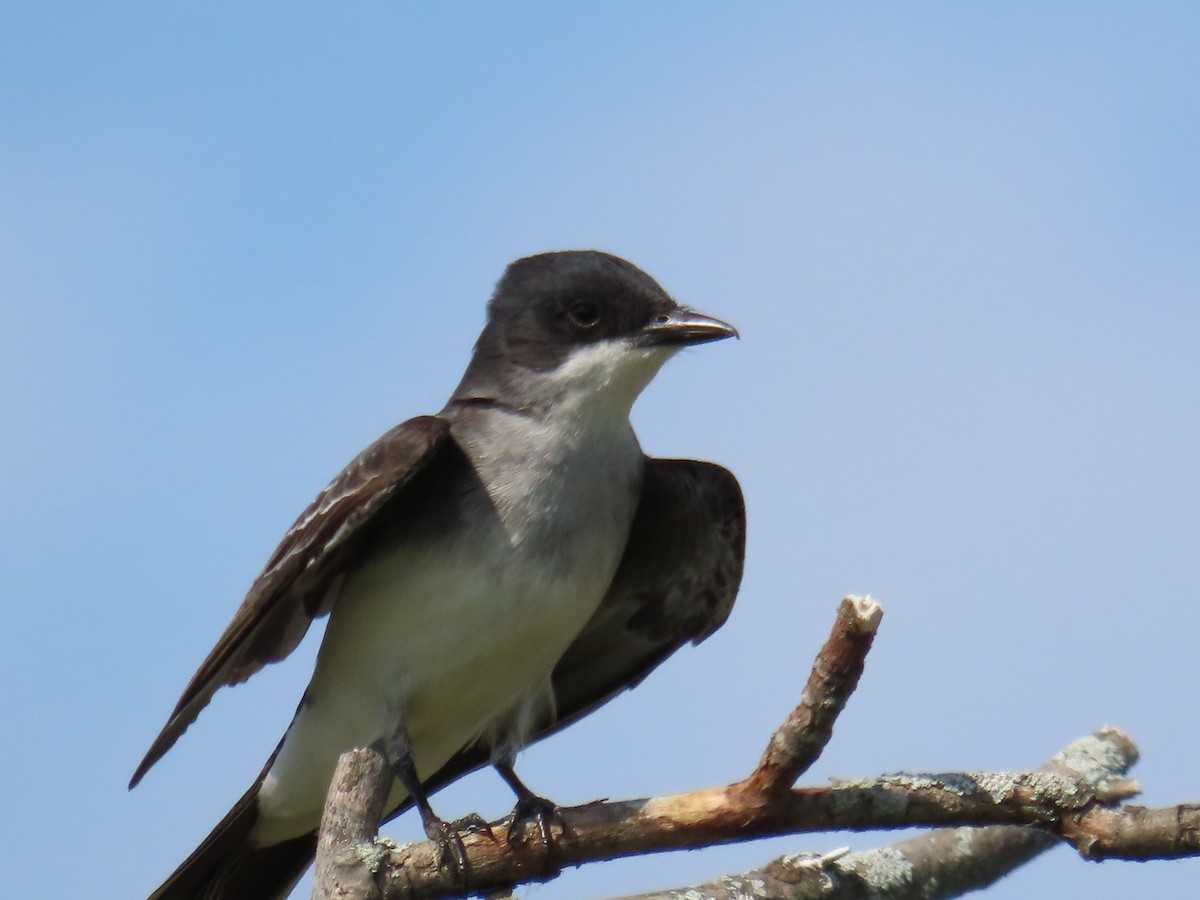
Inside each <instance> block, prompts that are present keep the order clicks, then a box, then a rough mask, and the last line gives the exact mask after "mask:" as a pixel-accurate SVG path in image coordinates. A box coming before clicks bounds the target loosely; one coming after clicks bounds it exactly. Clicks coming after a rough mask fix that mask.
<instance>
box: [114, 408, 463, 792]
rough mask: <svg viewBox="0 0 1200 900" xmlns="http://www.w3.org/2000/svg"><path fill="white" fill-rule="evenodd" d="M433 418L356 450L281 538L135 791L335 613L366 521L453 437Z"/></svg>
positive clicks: (153, 750)
mask: <svg viewBox="0 0 1200 900" xmlns="http://www.w3.org/2000/svg"><path fill="white" fill-rule="evenodd" d="M449 433H450V425H449V423H448V422H447V421H446V420H445V419H441V418H438V417H436V416H422V417H419V418H416V419H409V420H408V421H407V422H403V423H401V424H400V425H397V426H396V427H395V428H393V429H392V430H391V431H389V432H387V433H386V434H384V435H383V436H382V437H380V438H379V439H378V440H377V441H375V442H374V443H373V444H371V445H370V446H369V447H367V448H366V449H365V450H363V452H362V453H360V454H359V455H358V456H356V457H355V458H354V459H353V460H352V461H351V462H350V464H349V465H348V466H346V468H345V469H343V470H342V471H341V472H340V473H339V474H338V476H337V477H336V478H334V479H333V481H331V482H330V483H329V485H328V486H327V487H326V488H325V489H324V490H323V491H321V493H320V494H318V495H317V497H316V499H315V500H313V502H312V503H311V504H309V506H308V508H307V509H305V510H304V512H302V513H301V514H300V516H299V518H298V519H296V522H295V524H294V525H292V527H291V528H290V529H288V531H287V533H286V534H285V535H284V536H283V540H282V541H280V543H279V546H278V547H277V548H276V550H275V552H274V553H273V554H272V555H271V558H270V560H268V561H267V564H266V566H265V567H264V569H263V571H262V573H261V574H260V575H259V576H258V578H257V579H255V581H254V584H252V585H251V587H250V591H249V592H248V593H247V594H246V599H245V600H243V601H242V604H241V606H239V607H238V610H237V612H236V613H234V616H233V620H232V621H231V622H230V623H229V625H228V627H227V628H226V629H225V631H224V633H223V634H222V635H221V637H220V638H218V639H217V643H216V646H214V647H213V649H212V652H210V653H209V654H208V657H207V658H206V659H205V660H204V662H202V663H201V664H200V668H199V669H198V670H197V671H196V674H195V675H194V676H193V677H192V680H191V681H190V682H189V683H188V686H187V687H186V688H185V689H184V691H183V695H182V696H181V697H180V698H179V702H178V704H176V706H175V709H174V711H173V712H172V713H171V716H170V718H169V719H168V721H167V724H166V725H165V726H164V727H163V730H162V731H161V732H160V733H159V735H158V737H157V738H155V740H154V743H153V744H152V745H151V747H150V750H149V751H148V752H147V753H146V756H145V758H144V759H143V760H142V762H141V764H140V765H139V766H138V768H137V771H136V772H135V773H134V776H133V780H132V781H130V783H129V786H130V787H131V788H132V787H133V786H134V785H136V784H137V783H138V782H139V781H140V780H141V778H142V776H143V775H145V774H146V772H147V770H149V768H150V767H151V766H152V765H154V763H155V762H157V761H158V760H159V759H160V758H161V757H162V755H163V754H164V753H166V752H167V750H169V749H170V748H171V746H172V745H173V744H174V743H175V741H177V740H178V739H179V737H180V735H182V734H183V732H184V731H185V730H186V729H187V727H188V726H189V725H190V724H191V723H192V722H194V721H195V719H196V716H198V715H199V714H200V710H202V709H203V708H204V707H205V706H206V705H207V704H208V702H209V700H210V699H212V696H213V694H214V693H216V691H217V690H218V689H219V688H221V687H223V686H225V685H231V684H238V683H240V682H243V681H245V680H246V679H247V678H249V677H250V676H251V675H253V674H254V673H255V672H258V671H259V670H260V669H261V668H262V667H263V666H265V665H267V664H268V663H272V662H277V661H278V660H281V659H283V658H284V657H286V656H287V655H288V654H289V653H291V652H292V651H293V650H294V649H296V646H297V645H298V644H299V643H300V640H301V639H302V638H303V637H304V635H305V633H306V632H307V631H308V628H309V626H310V625H311V624H312V622H313V620H314V619H316V618H319V617H320V616H323V615H325V614H327V613H328V612H329V607H330V604H331V603H332V601H333V598H334V596H335V595H336V588H337V583H338V580H339V578H340V570H341V568H342V565H343V562H344V560H345V559H346V557H347V555H348V554H349V553H351V552H352V551H353V550H354V547H355V545H356V543H357V542H358V541H359V539H360V538H361V537H362V535H363V533H364V532H365V531H366V530H367V529H366V526H367V525H368V523H369V522H370V521H371V519H372V517H373V516H375V515H376V514H377V513H378V512H379V510H380V509H382V508H383V506H384V505H385V504H387V503H388V502H389V501H391V500H392V499H393V498H394V497H395V496H396V494H397V492H398V491H399V490H400V489H401V488H402V487H404V485H406V484H408V483H409V482H410V481H411V480H412V479H413V477H414V476H415V475H417V474H418V473H419V472H421V471H423V470H424V469H425V468H426V467H427V466H428V465H429V464H430V462H431V461H432V460H433V459H434V458H435V457H436V456H437V455H438V453H439V451H443V450H444V449H445V448H446V447H447V445H448V444H449V443H450V442H449V441H448V440H447V436H448V435H449Z"/></svg>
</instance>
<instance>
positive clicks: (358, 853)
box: [312, 747, 393, 900]
mask: <svg viewBox="0 0 1200 900" xmlns="http://www.w3.org/2000/svg"><path fill="white" fill-rule="evenodd" d="M392 778H393V776H392V768H391V766H389V765H388V762H387V760H386V759H384V756H383V754H382V753H381V752H379V750H378V749H376V748H374V747H364V748H360V749H356V750H349V751H347V752H346V753H343V754H342V755H341V757H340V758H339V759H338V764H337V768H335V769H334V770H333V780H332V781H331V782H330V785H329V793H328V794H327V795H326V796H325V810H324V812H323V813H322V815H321V830H320V831H319V832H318V835H319V836H318V838H317V865H316V872H315V876H314V878H313V892H312V896H313V900H342V898H353V900H379V897H380V892H379V880H378V878H377V877H376V876H377V873H378V872H379V869H380V866H381V864H382V862H383V860H382V856H381V852H380V850H377V849H376V846H375V843H374V841H375V835H376V833H377V832H378V831H379V821H380V819H382V818H383V813H384V806H385V805H386V804H387V797H388V791H389V790H390V788H391V786H392Z"/></svg>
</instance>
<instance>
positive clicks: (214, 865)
mask: <svg viewBox="0 0 1200 900" xmlns="http://www.w3.org/2000/svg"><path fill="white" fill-rule="evenodd" d="M258 788H259V785H258V784H257V783H256V784H255V785H254V787H252V788H250V790H248V791H246V793H245V794H243V795H242V799H240V800H239V801H238V802H237V803H236V804H235V805H234V807H233V809H231V810H230V811H229V813H228V814H227V815H226V816H225V818H224V819H222V820H221V822H220V823H219V824H218V825H217V827H216V828H214V829H213V830H212V832H210V833H209V835H208V837H206V838H205V839H204V841H203V842H202V843H201V844H200V846H199V847H197V848H196V849H195V850H194V851H193V852H192V854H191V856H189V857H188V858H187V859H185V860H184V861H183V862H182V863H181V864H180V866H179V868H177V869H176V870H175V871H174V872H172V873H171V875H170V877H169V878H167V880H166V881H164V882H163V883H162V885H160V886H159V888H158V890H156V891H155V892H154V893H153V894H151V895H150V900H285V898H286V897H287V896H288V894H290V893H291V891H292V888H294V887H295V886H296V882H297V881H299V880H300V877H301V876H302V875H303V874H304V871H305V870H306V869H307V868H308V865H309V863H311V862H312V858H313V854H314V853H315V852H316V847H317V835H316V832H311V833H309V834H305V835H301V836H300V837H297V838H292V839H290V840H287V841H283V842H281V843H278V844H271V845H269V846H265V847H258V846H255V845H254V844H253V842H252V841H251V840H250V830H251V829H252V828H253V827H254V823H255V821H256V820H257V819H258Z"/></svg>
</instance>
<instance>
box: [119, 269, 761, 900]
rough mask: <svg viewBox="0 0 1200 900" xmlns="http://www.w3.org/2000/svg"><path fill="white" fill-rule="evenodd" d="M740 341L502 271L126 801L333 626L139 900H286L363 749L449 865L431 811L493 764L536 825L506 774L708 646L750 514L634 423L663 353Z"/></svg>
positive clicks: (294, 536)
mask: <svg viewBox="0 0 1200 900" xmlns="http://www.w3.org/2000/svg"><path fill="white" fill-rule="evenodd" d="M735 334H736V332H735V331H734V329H733V328H732V327H731V326H729V325H727V324H725V323H724V322H720V321H718V320H716V319H712V318H709V317H708V316H703V315H700V314H699V313H695V312H692V311H690V310H688V309H685V308H684V307H682V306H680V305H679V304H677V303H676V302H675V301H674V300H672V299H671V298H670V297H669V296H668V295H667V294H666V292H665V291H663V289H662V288H661V287H659V285H658V284H657V283H656V282H655V281H654V280H653V279H652V278H650V276H649V275H647V274H646V273H644V272H643V271H641V270H640V269H638V268H637V267H636V266H634V265H632V264H631V263H628V262H626V261H625V260H622V259H618V258H617V257H614V256H610V255H608V254H605V253H599V252H596V251H570V252H562V253H546V254H543V255H540V256H531V257H528V258H526V259H521V260H518V261H516V262H514V263H512V264H511V265H510V266H509V267H508V269H507V270H506V271H505V273H504V277H503V278H502V279H501V280H500V283H499V285H498V286H497V287H496V292H495V294H494V295H493V297H492V300H491V302H490V304H489V305H488V320H487V325H486V327H485V328H484V330H483V334H482V335H481V336H480V338H479V341H478V342H477V343H476V345H475V352H474V355H473V356H472V358H471V362H470V364H469V365H468V367H467V371H466V374H465V375H464V376H463V379H462V382H461V383H460V384H459V386H458V388H457V390H455V392H454V395H453V396H452V397H451V398H450V402H449V403H447V404H446V407H445V408H444V409H443V410H442V411H441V412H440V413H438V414H437V415H436V416H422V417H419V418H415V419H410V420H409V421H407V422H404V423H403V424H401V425H398V426H396V427H395V428H393V429H392V430H391V431H389V432H387V433H386V434H385V435H383V437H381V438H380V439H379V440H377V441H376V442H375V443H373V444H371V445H370V446H369V447H367V449H365V450H364V451H363V452H362V453H360V454H359V455H358V456H357V457H356V458H355V459H354V460H353V461H352V462H351V463H350V464H349V465H348V466H347V467H346V468H345V469H344V470H342V472H341V473H340V474H339V475H338V476H337V477H336V478H334V479H333V481H332V482H330V484H329V486H328V487H326V488H325V489H324V490H323V491H321V493H320V494H319V495H318V496H317V498H316V499H315V500H314V501H313V502H312V504H311V505H310V506H309V507H308V509H306V510H305V511H304V512H303V513H301V515H300V518H299V519H297V520H296V523H295V524H294V525H293V526H292V527H291V529H290V530H289V531H288V532H287V534H285V535H284V537H283V540H282V542H281V543H280V544H279V547H278V549H276V551H275V553H274V555H272V557H271V559H270V560H269V561H268V562H267V565H266V568H264V569H263V572H262V574H261V575H259V576H258V579H257V580H256V581H255V582H254V584H253V585H252V586H251V587H250V592H249V594H247V596H246V599H245V600H244V601H243V602H242V605H241V606H240V607H239V608H238V610H237V612H236V613H235V614H234V617H233V621H232V622H230V624H229V627H228V628H226V629H225V632H224V634H222V635H221V637H220V638H219V639H218V641H217V644H216V646H215V647H214V648H213V650H212V652H211V653H210V654H209V655H208V658H207V659H205V660H204V662H203V663H202V664H201V665H200V669H199V671H197V672H196V674H195V676H194V677H193V678H192V680H191V683H190V684H188V686H187V688H186V689H185V690H184V692H183V696H182V697H181V698H180V699H179V703H178V705H177V706H176V707H175V711H174V712H173V713H172V714H171V717H170V719H169V720H168V722H167V724H166V726H165V727H164V728H163V730H162V732H161V733H160V734H159V736H158V737H157V738H156V739H155V741H154V743H153V745H152V746H151V747H150V751H149V752H148V753H147V754H146V757H145V759H143V760H142V762H141V764H140V765H139V766H138V767H137V771H136V772H135V773H134V776H133V780H132V782H131V783H130V787H133V785H135V784H137V782H138V781H140V780H141V778H142V776H143V775H144V774H145V773H146V771H147V770H148V769H149V768H150V767H151V766H152V765H153V764H154V763H155V762H156V761H157V760H158V759H159V758H160V757H161V756H162V755H163V754H164V753H166V752H167V750H168V749H170V747H171V746H172V745H173V744H174V743H175V741H176V740H178V738H179V736H180V735H181V734H183V732H184V730H185V729H186V728H187V727H188V726H189V725H190V724H191V723H192V722H193V721H194V720H195V719H196V716H197V715H198V714H199V712H200V710H201V709H202V708H203V707H204V706H205V705H206V704H207V703H208V701H209V700H210V699H211V698H212V696H213V694H214V693H215V692H216V691H217V689H218V688H220V687H222V686H223V685H227V684H238V683H240V682H242V681H245V680H246V679H247V678H249V677H250V676H251V675H253V674H254V673H255V672H257V671H258V670H259V669H261V668H262V667H263V666H264V665H266V664H267V663H270V662H275V661H277V660H280V659H283V658H284V657H285V656H287V655H288V654H289V653H290V652H291V651H292V650H293V649H295V647H296V645H297V644H298V643H299V642H300V639H301V638H302V637H303V636H304V633H305V632H306V631H307V630H308V627H309V625H310V624H311V623H312V621H313V620H314V619H316V618H319V617H321V616H324V615H326V614H328V615H329V623H328V626H327V628H326V630H325V636H324V638H323V640H322V643H321V648H320V651H319V653H318V656H317V663H316V669H315V671H314V672H313V676H312V680H311V681H310V682H309V685H308V689H307V690H306V691H305V693H304V697H303V699H302V700H301V703H300V706H299V709H298V710H297V711H296V715H295V718H294V719H293V720H292V723H291V725H290V726H289V728H288V730H287V733H286V734H284V736H283V740H282V741H280V743H279V746H278V747H276V749H275V752H274V753H273V754H272V755H271V758H270V759H269V760H268V761H267V764H266V767H265V768H264V769H263V771H262V774H260V775H259V777H258V779H257V781H255V783H254V785H253V786H252V787H251V788H250V790H248V791H247V792H246V794H245V795H244V796H243V797H242V798H241V800H239V801H238V802H237V804H236V805H235V806H234V807H233V809H232V810H230V812H229V813H228V815H226V816H225V818H224V819H223V820H222V821H221V823H220V824H219V825H217V827H216V828H215V829H213V831H212V833H211V834H210V835H209V836H208V837H207V838H205V840H204V842H203V843H202V844H201V845H200V846H199V848H197V849H196V851H195V852H193V853H192V855H191V856H190V857H188V859H187V860H186V861H184V863H183V864H182V865H180V867H179V868H178V869H176V871H175V872H174V874H172V875H171V876H170V877H169V878H168V879H167V880H166V882H164V883H163V885H162V886H161V887H159V889H158V890H157V891H155V892H154V894H153V895H152V900H167V898H170V900H198V898H205V900H264V898H283V897H286V896H287V895H288V893H289V892H290V891H291V890H292V888H293V887H294V886H295V883H296V882H297V881H298V880H299V878H300V877H301V875H303V873H304V871H305V869H306V868H307V867H308V865H309V863H310V862H311V861H312V857H313V853H314V850H315V847H316V837H317V835H316V829H317V826H318V824H319V822H320V817H321V808H322V804H323V801H324V798H325V793H326V790H327V788H328V786H329V782H330V778H331V776H332V773H333V768H334V765H335V764H336V762H337V759H338V756H339V755H340V754H341V753H343V752H344V751H346V750H348V749H351V748H353V747H364V746H368V745H376V746H378V747H380V748H382V749H383V750H384V752H385V753H386V755H387V757H388V760H389V762H390V763H391V765H392V767H393V769H394V771H395V773H396V781H395V782H394V784H393V788H392V792H391V795H390V797H389V799H388V806H387V809H388V811H389V812H388V818H391V817H392V816H395V815H398V814H399V813H401V812H403V811H404V810H405V809H407V808H408V807H410V806H416V807H417V808H418V810H419V811H420V813H421V818H422V822H423V823H424V825H425V830H426V832H427V833H428V834H429V836H430V837H431V838H434V839H436V840H439V841H441V842H442V843H443V846H446V845H447V842H448V841H450V840H451V839H452V831H451V829H450V827H449V826H448V825H447V824H446V823H445V822H443V821H442V820H441V819H439V818H438V817H437V816H436V815H435V814H434V813H433V811H432V809H430V806H429V800H428V795H429V794H430V793H432V792H433V791H435V790H437V789H438V788H440V787H441V786H443V785H445V784H446V783H447V782H450V781H452V780H454V779H456V778H458V777H460V776H462V775H464V774H466V773H467V772H470V771H472V770H474V769H476V768H478V767H480V766H482V765H486V764H488V763H491V764H492V765H493V766H495V767H496V769H497V771H498V772H499V773H500V774H501V776H502V777H503V778H504V779H505V781H507V782H508V783H509V785H510V786H511V787H512V788H513V790H514V791H515V793H516V794H517V798H518V803H517V810H516V812H515V813H514V815H518V816H529V815H543V814H546V812H547V811H548V810H552V808H553V805H552V804H550V803H549V802H548V801H545V800H542V799H541V798H539V797H537V796H536V795H535V794H533V793H532V792H531V791H530V790H529V789H528V788H526V787H525V786H524V785H523V784H522V783H521V782H520V781H519V780H518V779H517V776H516V774H515V772H514V771H513V768H512V766H513V761H514V758H515V757H516V754H517V751H518V750H520V749H521V748H522V747H523V746H525V745H526V744H528V743H530V742H531V741H534V740H537V739H539V738H541V737H544V736H545V735H547V734H550V733H552V732H554V731H556V730H558V729H559V728H562V727H563V726H565V725H567V724H569V723H570V722H572V721H574V720H575V719H578V718H579V717H580V716H583V715H586V714H587V713H589V712H591V711H592V710H594V709H596V708H597V707H598V706H600V705H601V704H603V703H605V702H607V701H608V700H609V699H611V698H612V697H614V696H615V695H616V694H618V693H620V692H621V691H623V690H625V689H626V688H629V687H632V686H633V685H635V684H637V683H638V682H640V681H641V680H642V679H643V678H644V677H645V676H646V675H648V674H649V673H650V672H651V671H652V670H653V669H654V668H655V667H656V666H658V664H659V663H661V662H662V661H663V660H664V659H666V658H667V657H668V656H670V655H671V654H672V653H673V652H674V651H675V650H676V649H678V648H679V647H680V646H681V645H683V644H684V643H685V642H687V641H692V642H693V643H698V642H700V641H701V640H703V639H704V638H706V637H707V636H708V635H709V634H711V633H712V632H713V631H714V630H715V629H717V628H718V627H720V625H721V624H722V623H723V622H724V621H725V618H726V617H727V616H728V615H729V610H730V608H731V607H732V605H733V601H734V597H735V596H736V594H737V589H738V585H739V584H740V582H741V576H742V557H743V549H744V545H745V511H744V507H743V504H742V495H741V490H740V488H739V487H738V483H737V480H736V479H735V478H734V477H733V475H732V474H730V473H729V472H728V471H726V470H725V469H723V468H721V467H719V466H716V465H713V464H711V463H704V462H695V461H692V460H675V459H650V458H648V457H647V456H645V454H643V453H642V449H641V447H640V446H639V444H638V441H637V438H636V437H635V435H634V433H633V429H632V427H631V426H630V424H629V412H630V408H631V407H632V405H633V402H634V400H635V399H636V398H637V396H638V394H640V393H641V391H642V389H643V388H645V387H646V385H647V384H648V383H649V382H650V379H651V378H653V377H654V375H655V373H656V372H657V371H658V370H659V368H660V367H661V366H662V364H663V363H664V362H666V361H667V360H668V359H669V358H670V357H671V356H672V355H673V354H674V353H675V352H676V351H678V350H679V349H680V348H681V347H686V346H690V345H693V344H702V343H706V342H708V341H716V340H722V339H724V338H728V337H732V336H734V335H735Z"/></svg>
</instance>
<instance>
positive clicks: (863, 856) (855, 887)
mask: <svg viewBox="0 0 1200 900" xmlns="http://www.w3.org/2000/svg"><path fill="white" fill-rule="evenodd" d="M1136 758H1137V750H1136V748H1135V747H1134V746H1133V744H1132V743H1131V742H1130V741H1129V739H1128V738H1127V737H1125V735H1123V734H1121V733H1120V732H1119V731H1117V730H1116V729H1103V730H1101V731H1100V732H1098V733H1097V734H1094V735H1089V736H1088V737H1085V738H1081V739H1080V740H1077V741H1075V742H1074V743H1072V744H1071V745H1070V746H1068V747H1067V748H1066V749H1065V750H1063V751H1062V752H1061V753H1059V754H1058V755H1056V756H1055V757H1054V759H1052V760H1051V761H1050V762H1049V763H1048V764H1047V765H1046V766H1045V767H1044V768H1043V769H1042V770H1041V772H1042V773H1043V774H1049V775H1052V776H1062V777H1067V778H1068V779H1076V780H1077V779H1082V780H1083V781H1085V782H1086V783H1087V784H1088V785H1089V786H1090V788H1091V789H1092V791H1093V792H1094V796H1095V797H1101V796H1105V797H1112V798H1113V799H1116V796H1114V792H1115V795H1128V794H1129V793H1131V792H1133V791H1134V790H1136V786H1135V785H1133V784H1132V783H1131V782H1127V781H1124V780H1122V779H1121V778H1120V776H1121V775H1122V774H1123V773H1124V772H1125V771H1126V770H1127V769H1128V767H1129V766H1131V765H1132V764H1133V762H1134V761H1135V760H1136ZM1017 780H1018V781H1022V780H1023V779H1022V778H1018V779H1017ZM999 781H1000V779H999V778H997V776H990V777H987V778H985V779H983V783H985V784H986V783H991V784H993V785H998V784H999ZM1060 785H1061V786H1063V787H1066V783H1065V782H1063V783H1060ZM1001 794H1002V795H1003V796H1015V791H1014V792H1013V793H1011V794H1010V793H1009V792H1007V791H1005V790H1002V791H1001ZM1091 808H1095V807H1091ZM1058 843H1059V841H1058V838H1057V837H1055V835H1053V834H1052V833H1050V832H1049V831H1044V830H1041V829H1038V828H1028V827H1020V826H1014V825H992V826H988V827H963V828H943V829H939V830H936V831H930V832H927V833H925V834H922V835H919V836H917V837H914V838H911V839H909V840H905V841H900V842H898V843H896V844H892V845H891V846H887V847H879V848H876V849H873V850H865V851H859V852H856V853H851V852H850V851H849V850H848V849H847V850H843V851H839V852H835V853H829V854H824V855H820V854H814V853H808V854H804V853H799V854H789V855H787V856H783V857H780V858H779V859H776V860H773V861H772V862H771V863H769V864H768V865H766V866H764V867H763V868H761V869H756V870H752V871H749V872H742V873H738V874H736V875H727V876H724V877H722V878H719V879H717V880H715V881H711V882H707V883H705V884H695V885H690V886H688V887H686V888H675V889H673V890H668V891H656V892H652V893H648V894H639V895H638V896H637V897H628V898H625V900H678V898H679V897H681V896H686V897H687V898H689V900H733V898H743V897H755V898H759V900H785V898H786V900H943V898H949V897H958V896H960V895H961V894H964V893H966V892H968V891H973V890H978V889H979V888H982V887H986V886H987V885H989V884H992V883H993V882H994V881H996V880H997V879H999V878H1001V877H1002V876H1004V875H1006V874H1008V873H1009V872H1011V871H1012V870H1013V869H1015V868H1017V867H1018V866H1020V865H1023V864H1024V863H1026V862H1028V861H1029V860H1031V859H1033V858H1034V857H1035V856H1037V855H1038V854H1039V853H1041V852H1043V851H1044V850H1047V849H1049V848H1050V847H1053V846H1055V845H1056V844H1058Z"/></svg>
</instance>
